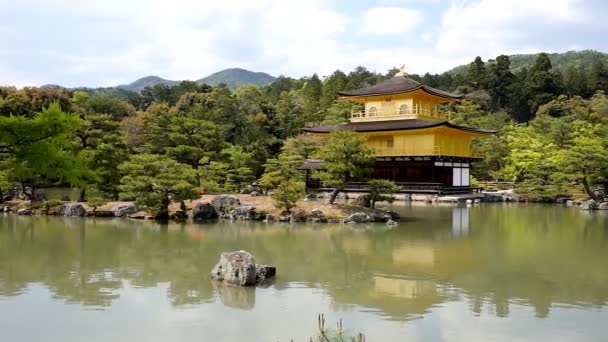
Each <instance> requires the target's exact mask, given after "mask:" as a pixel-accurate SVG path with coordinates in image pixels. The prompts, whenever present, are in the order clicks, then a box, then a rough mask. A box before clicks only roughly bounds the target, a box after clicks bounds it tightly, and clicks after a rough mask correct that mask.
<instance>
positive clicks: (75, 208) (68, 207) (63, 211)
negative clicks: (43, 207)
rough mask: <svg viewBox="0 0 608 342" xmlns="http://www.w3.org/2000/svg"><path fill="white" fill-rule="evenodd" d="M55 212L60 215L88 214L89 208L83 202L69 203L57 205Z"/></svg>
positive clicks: (80, 215) (81, 215)
mask: <svg viewBox="0 0 608 342" xmlns="http://www.w3.org/2000/svg"><path fill="white" fill-rule="evenodd" d="M55 214H56V215H58V216H79V217H83V216H87V209H86V208H85V207H84V205H83V204H82V203H68V204H64V205H60V206H59V207H57V210H56V211H55Z"/></svg>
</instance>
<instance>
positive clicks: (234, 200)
mask: <svg viewBox="0 0 608 342" xmlns="http://www.w3.org/2000/svg"><path fill="white" fill-rule="evenodd" d="M209 203H210V204H211V206H213V208H214V209H215V212H216V213H217V215H218V216H219V217H221V218H224V217H230V213H231V212H232V210H234V208H236V207H237V206H239V205H241V201H240V200H239V198H238V197H236V196H232V195H219V196H215V197H214V198H213V199H212V200H211V202H209Z"/></svg>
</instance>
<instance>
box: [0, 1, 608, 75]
mask: <svg viewBox="0 0 608 342" xmlns="http://www.w3.org/2000/svg"><path fill="white" fill-rule="evenodd" d="M0 4H1V5H0V7H1V8H2V11H0V31H1V32H5V33H6V34H5V35H3V36H2V41H3V48H2V50H0V70H1V79H0V82H2V83H5V84H6V83H8V84H17V85H28V84H29V85H32V84H37V85H41V84H45V83H58V84H62V85H66V86H81V85H87V86H100V85H115V84H117V83H126V82H131V81H133V80H134V79H136V78H138V77H141V76H145V75H150V74H154V75H159V76H161V77H164V78H169V79H197V78H200V77H203V76H206V75H207V74H209V73H212V72H215V71H218V70H220V69H223V68H228V67H243V68H248V69H251V70H255V71H265V72H268V73H271V74H273V75H279V74H285V75H289V76H294V77H300V76H304V75H310V74H312V73H313V72H317V73H318V74H319V75H328V74H330V73H331V72H333V71H334V70H336V69H342V70H344V71H350V70H352V68H354V67H356V66H358V65H363V66H365V67H367V68H368V69H371V70H376V71H379V72H384V71H386V70H388V69H389V68H391V67H393V66H395V65H399V64H402V63H405V64H406V68H407V71H408V72H411V73H414V72H415V73H423V72H427V71H428V72H442V71H445V70H447V69H450V68H452V67H454V66H456V65H459V64H461V63H466V62H470V61H471V60H473V58H474V57H475V56H477V55H480V56H482V57H484V58H486V59H487V58H494V57H495V56H497V55H499V54H503V53H507V54H508V53H525V52H538V51H543V50H544V51H565V50H567V49H571V48H591V49H600V50H606V49H608V42H607V41H606V40H605V39H603V37H604V36H605V35H606V33H607V32H608V22H607V21H606V20H605V19H604V18H602V17H601V16H602V14H603V13H606V11H608V2H605V1H602V0H554V1H551V2H547V1H540V0H538V1H537V0H510V1H509V0H477V1H474V2H468V1H464V0H458V1H452V3H451V5H450V4H446V3H445V2H438V1H433V2H429V1H421V0H376V1H372V0H369V3H358V2H357V3H354V2H353V3H348V4H347V5H346V6H345V5H344V3H340V2H338V1H336V0H329V1H324V0H310V1H298V0H256V1H245V0H222V1H219V2H218V1H215V2H212V1H200V0H173V1H171V2H167V1H165V0H129V1H124V0H105V1H86V2H83V1H80V0H52V1H51V0H20V1H10V0H0ZM414 6H416V7H414ZM441 7H443V8H441ZM414 8H415V9H414ZM361 14H363V15H361Z"/></svg>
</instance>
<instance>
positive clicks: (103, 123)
mask: <svg viewBox="0 0 608 342" xmlns="http://www.w3.org/2000/svg"><path fill="white" fill-rule="evenodd" d="M114 100H115V99H114ZM72 102H73V104H72V108H73V109H74V110H75V111H76V112H77V113H78V114H79V116H80V119H81V122H82V124H81V126H80V128H79V129H77V130H75V131H74V135H75V138H76V139H75V142H74V153H75V154H76V157H77V158H79V159H80V163H81V164H82V165H83V172H81V174H80V177H78V178H77V179H76V180H75V182H74V183H73V184H72V185H74V186H77V187H78V188H79V189H80V195H79V197H78V201H79V202H84V201H86V191H87V189H88V188H89V186H94V187H95V188H97V189H98V190H100V191H101V192H102V193H103V194H104V195H108V196H110V197H112V198H118V188H117V187H118V183H119V182H120V177H121V175H120V174H119V171H118V166H119V165H120V164H121V163H122V162H124V161H125V160H126V159H127V146H126V144H125V142H124V139H123V137H122V134H121V132H120V122H119V121H118V120H119V119H120V118H122V117H124V116H128V115H130V114H131V111H129V106H130V105H128V104H126V103H122V102H120V101H119V102H116V101H113V100H112V99H105V98H101V99H99V98H98V97H97V96H90V95H89V94H87V93H84V92H76V93H74V98H73V99H72Z"/></svg>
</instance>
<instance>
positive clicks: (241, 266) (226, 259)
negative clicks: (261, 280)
mask: <svg viewBox="0 0 608 342" xmlns="http://www.w3.org/2000/svg"><path fill="white" fill-rule="evenodd" d="M211 278H213V279H215V280H218V281H223V282H225V283H227V284H230V285H235V286H253V285H255V284H256V283H257V269H256V264H255V258H254V257H253V255H251V254H250V253H248V252H246V251H243V250H240V251H236V252H226V253H222V255H221V256H220V260H219V261H218V263H217V264H216V265H215V267H214V268H213V270H212V271H211Z"/></svg>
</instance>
